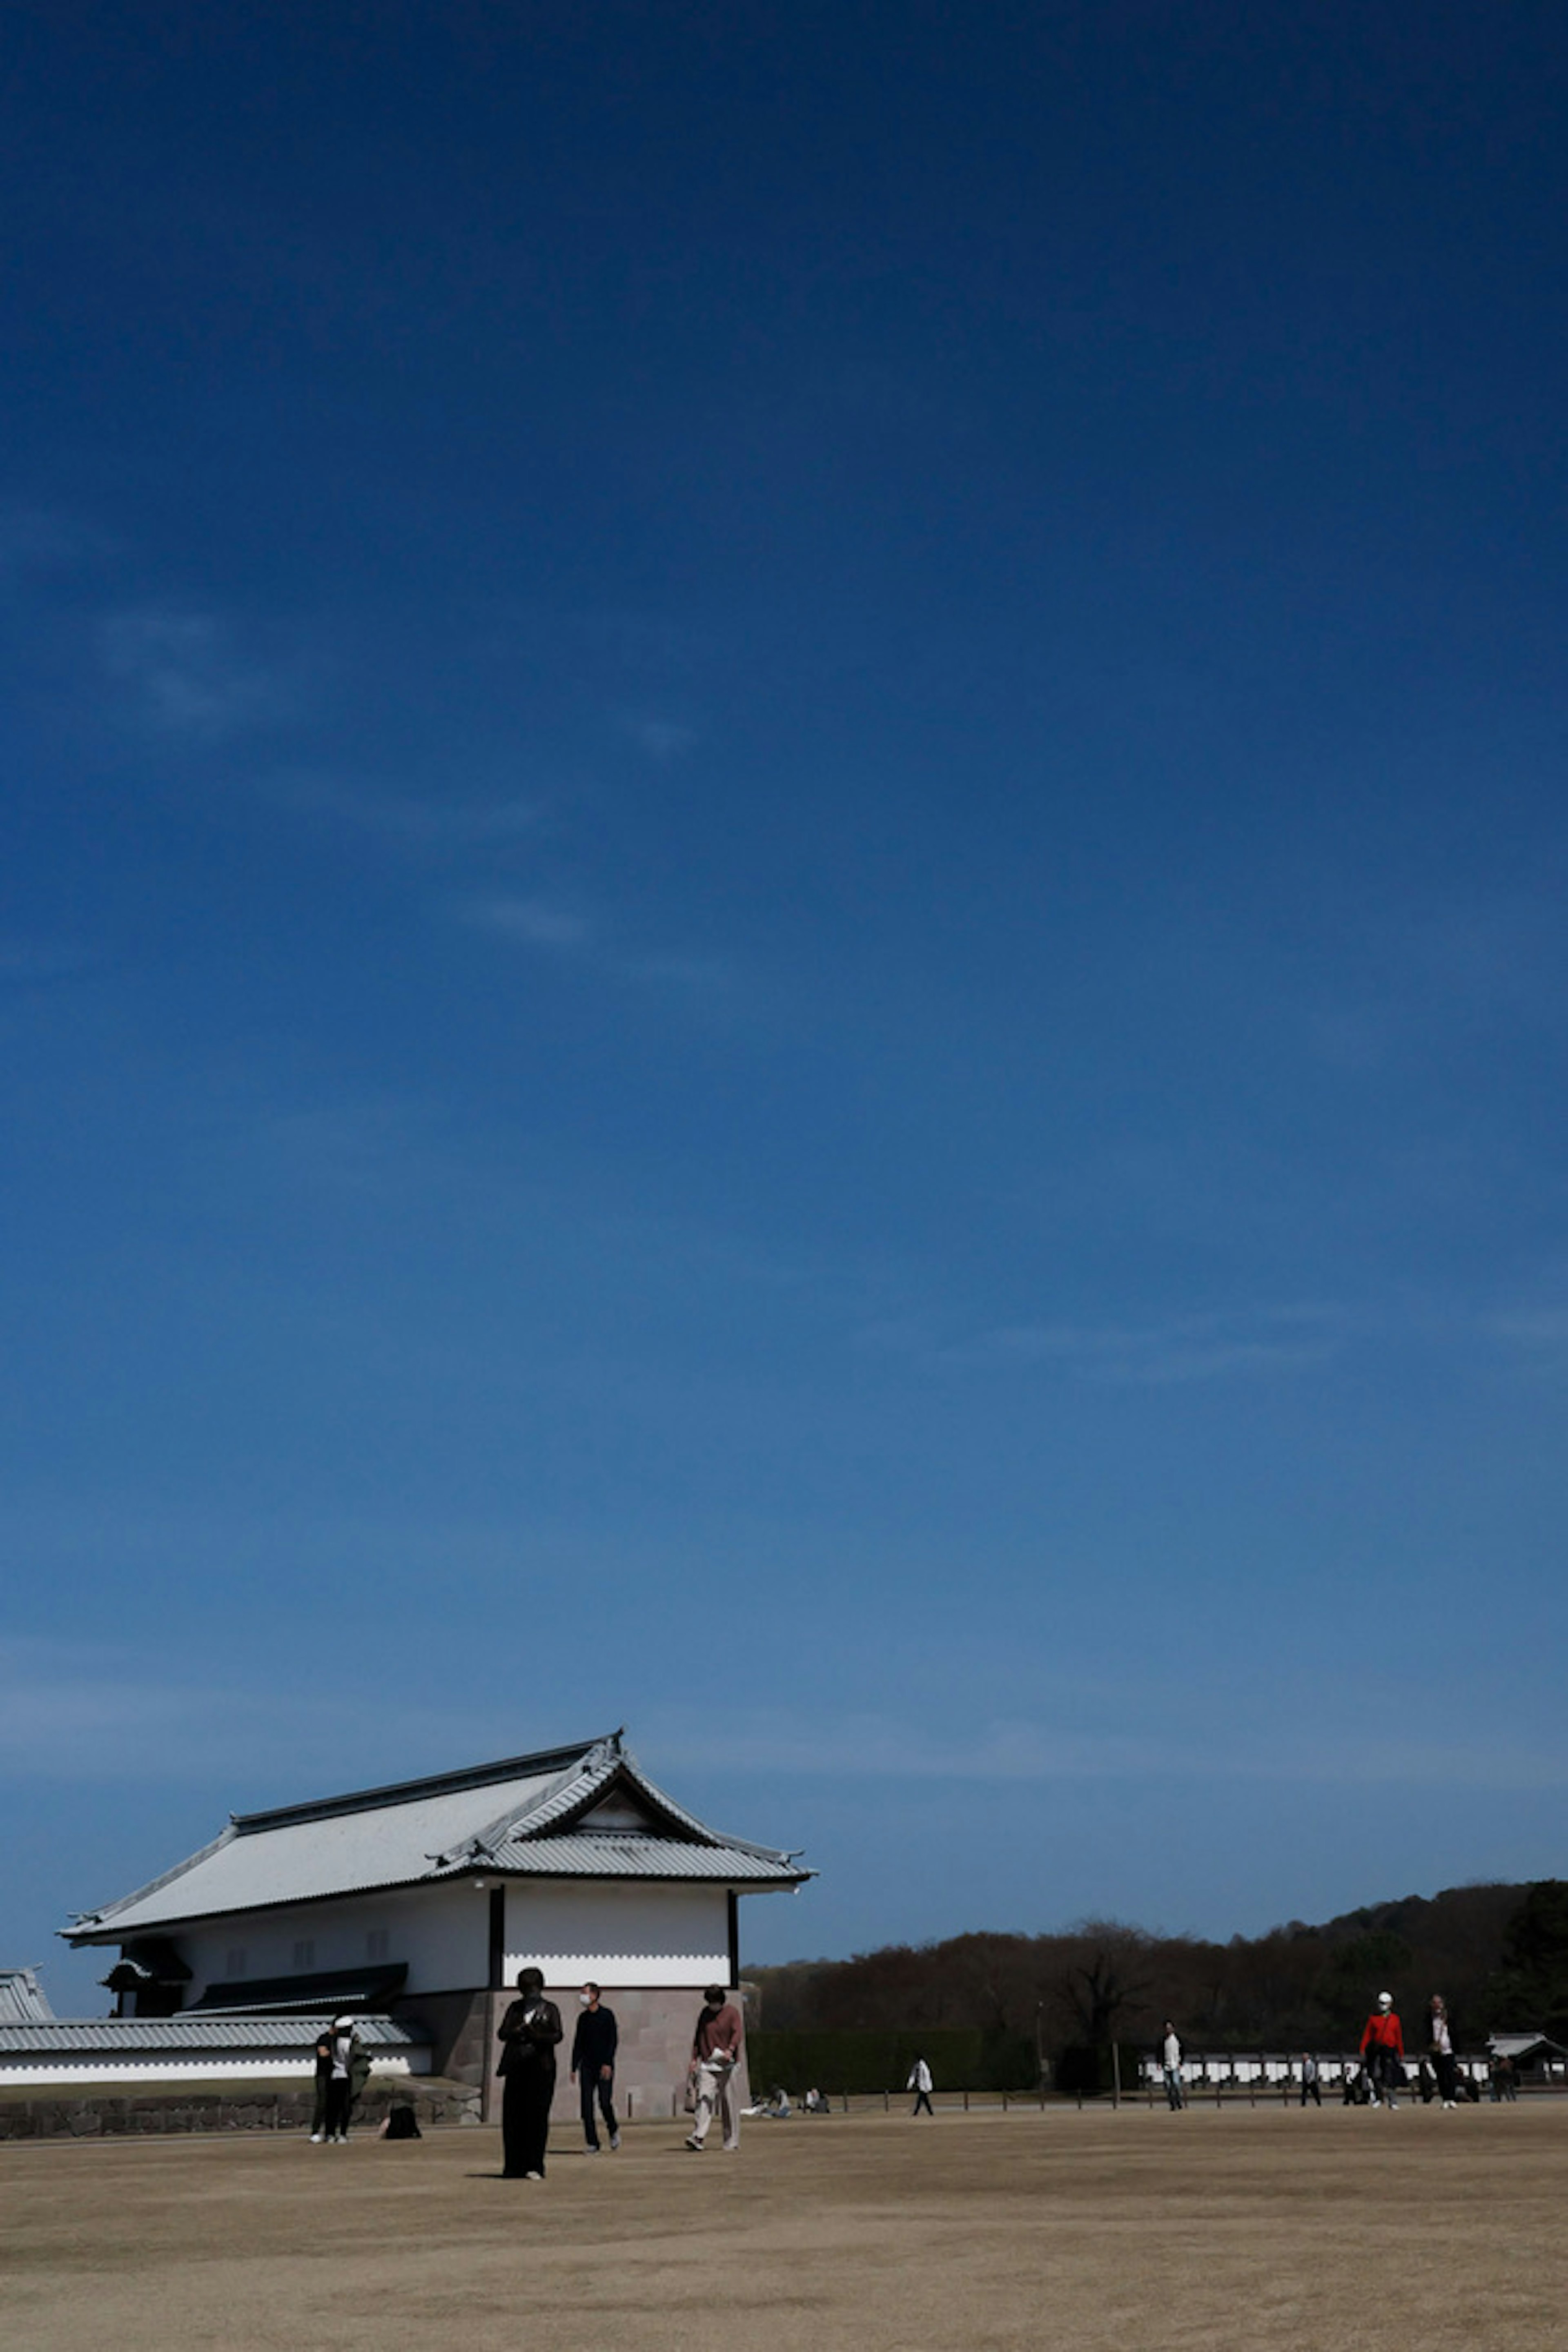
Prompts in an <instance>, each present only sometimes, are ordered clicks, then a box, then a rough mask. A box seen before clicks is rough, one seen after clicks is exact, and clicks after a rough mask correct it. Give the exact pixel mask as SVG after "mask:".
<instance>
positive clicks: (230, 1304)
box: [0, 0, 1568, 2008]
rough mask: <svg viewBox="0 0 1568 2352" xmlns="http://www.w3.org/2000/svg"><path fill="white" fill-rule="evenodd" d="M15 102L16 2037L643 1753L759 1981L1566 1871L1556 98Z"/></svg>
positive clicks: (961, 64)
mask: <svg viewBox="0 0 1568 2352" xmlns="http://www.w3.org/2000/svg"><path fill="white" fill-rule="evenodd" d="M7 47H8V51H9V57H8V62H7V67H6V71H5V107H6V113H7V121H6V126H5V138H4V140H3V141H0V179H3V181H4V189H3V195H4V202H5V213H6V216H7V218H8V220H9V221H10V222H11V224H12V236H11V255H10V261H9V267H8V275H7V278H6V280H5V290H4V292H3V294H0V324H3V328H4V336H5V348H6V351H7V353H8V355H9V356H8V363H7V369H6V373H5V388H4V391H3V393H0V617H3V619H4V624H5V650H4V654H3V656H0V662H3V667H0V761H3V771H4V775H5V793H4V824H5V856H4V863H3V868H0V1038H3V1042H4V1055H5V1098H6V1102H7V1106H8V1108H7V1111H6V1116H5V1123H4V1133H3V1136H0V1154H3V1157H0V1170H3V1181H4V1201H5V1221H6V1228H7V1237H8V1246H7V1250H6V1265H7V1274H6V1282H5V1294H6V1307H5V1328H6V1345H5V1350H4V1358H3V1362H0V1381H3V1383H4V1394H3V1412H0V1426H3V1429H4V1439H3V1444H4V1448H5V1453H4V1475H3V1477H0V1546H3V1550H0V1559H3V1560H4V1564H5V1591H6V1595H7V1599H6V1603H5V1631H4V1638H3V1641H0V1769H3V1770H4V1774H5V1780H6V1784H7V1794H6V1799H5V1811H4V1818H5V1822H6V1832H5V1840H6V1845H7V1847H8V1849H9V1851H8V1853H7V1855H6V1857H5V1887H6V1900H5V1906H4V1910H3V1913H0V1924H3V1931H4V1947H5V1948H4V1949H0V1963H5V1964H16V1963H22V1962H29V1961H37V1960H40V1959H42V1960H44V1961H45V1962H46V1965H47V1970H48V1977H47V1981H48V1982H49V1983H50V1984H51V1986H52V1987H53V1989H54V1991H55V1995H56V1999H57V2004H58V2005H63V2006H73V2007H76V2008H82V2007H84V2006H87V2007H94V2006H97V2005H98V2004H99V2002H100V2000H101V1996H100V1995H99V1994H98V1993H97V1991H96V1988H95V1987H94V1984H93V1976H94V1973H95V1971H94V1969H92V1968H91V1967H90V1966H89V1965H88V1964H87V1963H82V1962H70V1961H68V1960H66V1959H64V1958H59V1957H57V1956H56V1949H57V1948H54V1947H53V1940H52V1934H51V1931H52V1930H53V1929H54V1927H57V1926H58V1924H60V1922H61V1921H62V1919H63V1917H64V1916H65V1915H66V1914H67V1913H68V1912H69V1911H72V1910H77V1909H85V1908H87V1907H89V1906H92V1905H94V1904H97V1903H100V1902H101V1901H103V1900H105V1899H107V1898H109V1897H110V1896H111V1895H116V1894H118V1893H121V1892H122V1891H124V1889H125V1888H127V1887H128V1886H130V1885H132V1884H135V1883H138V1882H140V1881H141V1880H142V1879H143V1878H145V1877H147V1876H149V1875H151V1874H153V1872H154V1871H156V1870H157V1869H159V1868H162V1867H163V1866H164V1865H165V1864H167V1863H169V1862H170V1861H172V1860H173V1859H174V1858H175V1857H176V1856H177V1855H179V1854H181V1853H184V1852H186V1851H188V1850H189V1849H190V1848H191V1847H193V1846H194V1845H195V1844H196V1843H200V1842H201V1841H202V1840H204V1839H205V1837H206V1836H208V1835H210V1834H211V1833H212V1831H213V1830H214V1828H215V1827H216V1825H217V1824H218V1823H219V1822H221V1821H222V1819H223V1817H224V1815H225V1814H226V1812H227V1811H229V1810H230V1809H231V1808H232V1809H234V1810H244V1809H246V1808H247V1807H250V1806H254V1805H260V1804H266V1803H271V1802H279V1801H284V1800H285V1799H287V1798H289V1797H291V1796H295V1795H307V1794H315V1793H320V1792H321V1791H323V1790H331V1789H334V1788H339V1787H353V1786H356V1785H363V1784H364V1783H367V1782H372V1781H375V1780H383V1779H386V1778H389V1777H395V1776H399V1775H406V1774H414V1773H417V1772H420V1771H424V1770H433V1769H440V1768H442V1767H444V1766H448V1765H451V1764H454V1763H458V1762H463V1761H468V1760H471V1759H475V1758H478V1757H482V1756H486V1755H489V1754H497V1755H500V1754H507V1753H511V1752H515V1751H517V1750H519V1749H521V1748H530V1747H533V1746H537V1745H543V1744H546V1743H549V1742H552V1741H554V1740H556V1739H559V1738H573V1737H575V1736H577V1735H579V1734H591V1733H594V1732H597V1731H600V1730H603V1729H607V1728H610V1727H614V1726H615V1725H616V1724H621V1723H625V1724H626V1726H627V1727H628V1728H629V1732H630V1736H631V1738H632V1740H633V1743H634V1745H635V1746H636V1747H637V1750H638V1752H639V1753H640V1755H641V1756H642V1758H643V1760H644V1761H645V1763H646V1764H647V1767H648V1769H650V1770H652V1771H653V1772H654V1773H655V1775H656V1777H663V1778H665V1779H667V1780H668V1782H669V1783H670V1785H671V1786H672V1788H673V1789H674V1790H676V1791H677V1793H679V1794H680V1795H681V1796H682V1797H684V1798H685V1799H686V1800H687V1801H689V1802H691V1803H693V1804H694V1805H696V1806H697V1807H698V1808H699V1809H700V1810H703V1811H707V1812H708V1813H709V1814H710V1816H711V1817H713V1818H715V1819H716V1820H718V1821H720V1822H722V1823H723V1824H724V1825H726V1826H729V1827H731V1828H734V1829H736V1830H738V1831H740V1832H742V1834H749V1835H752V1836H754V1837H758V1838H762V1839H764V1840H769V1841H773V1842H776V1843H781V1844H787V1845H790V1846H802V1847H804V1848H805V1850H806V1853H807V1856H808V1859H809V1860H810V1861H812V1862H813V1863H814V1864H817V1865H818V1866H819V1868H820V1870H821V1873H822V1875H821V1878H820V1879H819V1881H818V1882H817V1883H816V1885H814V1886H813V1887H812V1888H811V1889H810V1890H808V1891H807V1892H806V1893H805V1894H804V1895H801V1896H799V1897H798V1898H792V1899H791V1900H790V1901H789V1902H787V1903H786V1902H784V1901H782V1900H781V1901H778V1902H776V1903H773V1904H771V1905H770V1904H763V1903H761V1902H759V1903H757V1904H755V1905H753V1906H751V1909H750V1913H749V1930H748V1953H749V1957H750V1958H752V1959H753V1960H761V1959H764V1958H788V1957H792V1956H795V1955H796V1954H802V1953H819V1952H834V1951H847V1950H849V1949H851V1948H864V1947H865V1946H867V1945H869V1944H873V1943H877V1942H881V1941H886V1940H890V1939H893V1938H920V1937H928V1936H935V1935H940V1934H943V1933H948V1932H952V1931H954V1930H957V1929H959V1928H963V1927H980V1926H995V1927H1026V1928H1037V1927H1050V1926H1054V1925H1058V1924H1060V1923H1062V1922H1064V1921H1066V1920H1068V1919H1071V1918H1074V1917H1076V1916H1081V1915H1083V1914H1085V1913H1089V1912H1093V1911H1103V1912H1112V1913H1115V1914H1118V1915H1120V1916H1124V1917H1130V1918H1135V1919H1139V1920H1142V1921H1143V1922H1145V1923H1146V1924H1149V1925H1152V1926H1163V1927H1168V1928H1172V1929H1175V1928H1181V1927H1193V1928H1196V1929H1199V1930H1201V1931H1203V1932H1206V1933H1215V1934H1228V1933H1230V1932H1232V1931H1234V1930H1238V1929H1239V1930H1245V1931H1250V1930H1254V1929H1257V1928H1259V1927H1264V1926H1266V1925H1268V1923H1269V1922H1270V1921H1272V1920H1274V1919H1278V1918H1281V1917H1286V1916H1292V1915H1295V1916H1324V1915H1326V1914H1328V1913H1329V1912H1331V1911H1335V1910H1339V1909H1342V1908H1345V1907H1348V1906H1351V1905H1352V1904H1355V1903H1358V1902H1361V1901H1365V1900H1369V1899H1374V1898H1376V1897H1379V1896H1383V1895H1394V1894H1399V1893H1403V1892H1407V1891H1410V1890H1412V1889H1414V1888H1421V1889H1428V1890H1429V1889H1431V1888H1433V1887H1436V1886H1437V1885H1446V1884H1452V1883H1455V1882H1456V1881H1459V1880H1463V1879H1467V1878H1471V1877H1477V1876H1490V1875H1509V1876H1514V1875H1520V1876H1528V1875H1537V1876H1539V1875H1545V1874H1558V1873H1561V1872H1563V1871H1564V1870H1565V1869H1568V1852H1565V1850H1564V1843H1563V1798H1564V1792H1565V1790H1568V1734H1565V1732H1564V1728H1563V1706H1562V1698H1561V1666H1562V1657H1563V1633H1564V1600H1563V1575H1562V1548H1563V1526H1564V1524H1565V1521H1568V1491H1565V1490H1568V1476H1565V1462H1568V1455H1565V1450H1564V1446H1563V1403H1564V1396H1565V1391H1568V1192H1565V1181H1564V1160H1563V1143H1564V1121H1563V1108H1562V1104H1563V1088H1562V1072H1563V1045H1564V1031H1565V1026H1568V1017H1565V1003H1568V998H1565V991H1564V982H1565V981H1568V950H1565V946H1564V929H1563V917H1562V902H1563V878H1564V868H1565V865H1568V819H1565V803H1564V794H1563V753H1564V748H1565V740H1568V730H1565V725H1564V719H1565V715H1568V713H1565V695H1564V686H1563V665H1562V660H1561V653H1560V647H1561V642H1562V624H1563V605H1564V586H1565V569H1564V540H1563V490H1564V466H1563V436H1562V418H1563V410H1564V397H1565V394H1568V383H1565V373H1568V371H1565V368H1564V350H1563V317H1564V314H1565V305H1564V287H1563V261H1564V233H1563V221H1564V219H1565V218H1568V168H1565V165H1564V160H1563V159H1564V147H1563V139H1562V120H1563V97H1564V82H1565V79H1568V32H1565V31H1564V27H1563V20H1562V16H1561V13H1560V11H1559V10H1557V9H1556V8H1555V7H1551V6H1547V5H1535V0H1521V5H1516V6H1511V7H1510V8H1508V9H1507V10H1489V9H1480V8H1451V7H1446V6H1437V7H1434V8H1431V9H1426V10H1422V11H1419V12H1415V13H1414V14H1413V13H1412V12H1411V11H1409V10H1408V9H1403V8H1392V7H1388V6H1384V5H1370V6H1368V5H1361V6H1357V7H1356V8H1354V9H1352V8H1350V7H1348V6H1322V5H1318V6H1312V5H1308V6H1305V7H1299V6H1293V7H1291V8H1289V9H1285V8H1283V7H1273V6H1262V7H1260V6H1258V5H1255V0H1253V5H1245V6H1243V5H1233V4H1232V0H1219V5H1208V6H1205V8H1203V9H1202V10H1194V9H1180V8H1175V7H1170V6H1163V5H1147V0H1130V5H1114V0H1100V5H1078V6H1068V5H1049V0H1047V4H1046V5H1038V6H1036V7H1032V8H1023V7H1018V6H1002V5H996V6H988V5H981V6H979V7H977V8H975V9H972V10H970V11H968V12H964V13H963V14H960V13H959V12H953V11H951V10H938V9H936V8H934V7H931V6H925V5H899V6H891V5H888V6H879V5H843V0H839V5H835V6H833V7H831V8H829V7H826V6H817V5H799V0H797V4H796V5H790V6H788V7H784V6H770V7H763V6H747V5H736V6H723V5H721V6H719V7H716V8H711V9H704V10H700V11H698V10H693V9H688V8H684V7H676V6H672V7H668V8H663V9H658V10H655V9H649V8H647V7H639V6H630V5H589V6H586V7H577V8H572V9H566V8H559V7H554V8H552V7H547V6H539V7H531V6H521V5H520V6H509V5H483V6H481V5H472V0H468V5H465V0H445V5H442V6H440V7H436V6H434V5H421V0H405V5H397V6H393V7H363V6H357V5H356V6H351V5H336V0H328V5H320V0H315V5H309V6H306V5H299V6H291V5H250V6H244V5H239V6H231V7H226V8H224V9H222V10H217V11H214V10H212V9H210V8H197V7H195V5H186V0H167V5H158V6H153V5H145V6H136V7H132V8H129V9H127V8H123V7H121V8H117V9H115V10H113V11H110V10H108V9H106V8H100V7H98V6H96V5H76V6H64V7H51V8H48V9H43V8H38V9H34V10H24V11H21V12H19V13H18V15H17V16H16V17H14V18H13V21H12V24H11V26H10V27H9V28H8V32H7Z"/></svg>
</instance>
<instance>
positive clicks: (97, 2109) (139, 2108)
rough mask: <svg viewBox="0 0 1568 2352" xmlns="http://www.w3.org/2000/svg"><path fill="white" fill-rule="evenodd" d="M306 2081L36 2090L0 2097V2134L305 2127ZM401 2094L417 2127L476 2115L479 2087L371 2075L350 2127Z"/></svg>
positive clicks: (369, 2126) (79, 2135)
mask: <svg viewBox="0 0 1568 2352" xmlns="http://www.w3.org/2000/svg"><path fill="white" fill-rule="evenodd" d="M314 2097H315V2091H314V2085H313V2084H305V2085H304V2086H303V2087H302V2088H299V2089H296V2088H295V2087H294V2086H293V2085H290V2086H289V2088H288V2089H286V2090H281V2089H280V2090H271V2089H268V2087H267V2085H266V2084H254V2085H252V2086H250V2087H248V2088H242V2089H236V2090H223V2091H207V2090H187V2091H182V2090H181V2089H180V2087H179V2085H178V2084H173V2085H171V2086H169V2087H168V2088H166V2089H163V2090H159V2091H130V2092H117V2091H69V2090H57V2091H39V2092H37V2093H35V2094H34V2095H32V2096H30V2097H21V2098H0V2140H9V2139H120V2138H126V2137H141V2136H142V2135H153V2134H157V2133H161V2132H231V2131H281V2132H308V2131H309V2130H310V2111H311V2107H312V2105H313V2103H314ZM394 2100H398V2101H400V2102H401V2101H404V2100H406V2101H407V2102H408V2104H409V2105H411V2106H412V2107H413V2109H414V2111H415V2114H416V2116H417V2117H418V2119H419V2128H420V2130H421V2131H430V2130H440V2129H443V2128H445V2127H447V2126H451V2125H458V2124H477V2123H478V2122H479V2091H478V2090H477V2089H476V2088H475V2087H473V2086H472V2085H471V2084H465V2083H450V2082H437V2081H436V2080H434V2079H433V2078H431V2077H429V2076H419V2077H416V2078H414V2079H412V2080H411V2079H410V2078H409V2077H407V2076H406V2075H404V2076H398V2077H394V2078H391V2079H386V2078H383V2079H380V2080H377V2079H374V2078H373V2079H372V2081H371V2083H370V2084H369V2087H368V2088H367V2090H366V2092H365V2095H364V2096H363V2099H362V2100H361V2101H360V2102H359V2105H357V2106H356V2107H355V2109H354V2112H353V2125H352V2126H351V2128H352V2129H353V2130H354V2131H355V2132H374V2131H375V2130H376V2129H378V2128H379V2126H380V2125H381V2122H382V2120H383V2118H384V2116H385V2114H386V2111H387V2108H388V2107H389V2106H390V2105H392V2103H393V2101H394Z"/></svg>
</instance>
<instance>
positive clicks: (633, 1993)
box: [410, 1985, 750, 2126]
mask: <svg viewBox="0 0 1568 2352" xmlns="http://www.w3.org/2000/svg"><path fill="white" fill-rule="evenodd" d="M545 1990H546V1992H547V1993H548V1995H549V1997H550V1999H551V2000H552V2001H553V2002H554V2003H555V2005H556V2007H557V2008H558V2009H559V2010H560V2011H561V2022H562V2024H563V2026H564V2027H565V2029H566V2032H565V2039H564V2040H563V2042H562V2044H561V2047H560V2049H559V2051H558V2052H557V2053H556V2065H557V2070H558V2071H557V2075H556V2088H555V2104H554V2106H553V2107H552V2110H551V2113H552V2119H553V2121H554V2123H555V2124H556V2125H557V2126H559V2125H563V2124H568V2123H570V2124H572V2125H574V2126H575V2125H576V2123H577V2116H578V2093H577V2086H576V2084H574V2083H573V2082H572V2080H571V2065H572V2036H573V2034H574V2032H575V2031H576V2026H577V2020H578V2018H579V2017H580V2016H581V2015H582V2013H583V2012H582V2010H581V2007H580V2005H579V2002H578V1995H579V1993H580V1992H581V1990H582V1987H581V1986H580V1985H547V1986H546V1988H545ZM514 1998H515V1995H514V1994H512V1993H510V1992H508V1993H499V1992H498V1993H497V1995H496V1997H495V2017H496V2023H497V2024H498V2025H499V2024H500V2021H501V2019H502V2017H503V2016H504V2015H505V2013H506V2006H507V2002H508V2001H509V2000H512V1999H514ZM604 2000H605V2008H606V2009H613V2010H614V2011H615V2012H616V2024H617V2026H618V2027H619V2029H620V2048H619V2050H618V2052H617V2053H616V2094H615V2095H616V2112H617V2114H619V2115H621V2116H626V2115H628V2114H629V2115H630V2116H631V2118H632V2120H633V2121H634V2122H642V2121H645V2120H647V2119H649V2118H651V2119H653V2120H654V2121H656V2122H657V2121H660V2120H662V2121H665V2122H668V2121H669V2119H670V2117H671V2116H672V2115H673V2116H680V2115H682V2114H683V2113H684V2102H685V2096H686V2074H687V2067H688V2065H689V2062H690V2057H691V2037H692V2034H693V2033H694V2032H696V2030H697V2019H698V2015H699V2013H700V2010H701V2008H702V1996H701V1994H700V1992H693V1991H692V1990H691V1989H690V1987H689V1985H679V1986H668V1985H639V1986H637V1987H635V1988H633V1989H629V1990H623V1989H622V1988H621V1987H619V1986H615V1985H606V1986H605V1993H604ZM737 2000H738V1996H737ZM410 2005H411V2006H412V2004H410ZM499 2058H500V2043H499V2042H496V2043H492V2045H491V2050H490V2105H489V2113H490V2116H492V2118H494V2119H495V2120H498V2121H499V2119H500V2095H501V2083H500V2076H499V2075H498V2074H497V2073H496V2071H495V2068H496V2062H497V2060H498V2059H499ZM735 2088H736V2095H737V2096H738V2097H739V2099H740V2102H741V2105H742V2106H744V2105H746V2104H747V2102H748V2099H749V2095H750V2093H749V2088H748V2082H747V2074H746V2063H745V2055H744V2050H743V2048H742V2060H741V2065H740V2068H739V2070H738V2072H737V2075H736V2084H735Z"/></svg>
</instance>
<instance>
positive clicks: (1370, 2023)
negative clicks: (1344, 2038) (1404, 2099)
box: [1361, 1992, 1405, 2107]
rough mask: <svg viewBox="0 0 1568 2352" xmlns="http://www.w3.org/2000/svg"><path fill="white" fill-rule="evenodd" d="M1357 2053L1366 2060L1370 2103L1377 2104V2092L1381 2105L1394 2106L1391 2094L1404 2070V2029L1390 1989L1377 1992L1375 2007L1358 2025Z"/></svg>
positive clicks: (1395, 2103) (1396, 2103) (1395, 2104)
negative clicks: (1359, 2044)
mask: <svg viewBox="0 0 1568 2352" xmlns="http://www.w3.org/2000/svg"><path fill="white" fill-rule="evenodd" d="M1361 2054H1362V2057H1363V2060H1364V2061H1365V2063H1366V2069H1367V2076H1368V2080H1369V2082H1370V2084H1371V2088H1372V2105H1373V2106H1374V2107H1375V2106H1377V2105H1379V2104H1380V2095H1381V2104H1382V2105H1384V2106H1387V2107H1396V2106H1397V2105H1399V2102H1398V2100H1397V2099H1396V2098H1395V2097H1394V2090H1395V2087H1396V2086H1397V2084H1399V2083H1400V2082H1401V2081H1402V2080H1403V2078H1404V2072H1405V2066H1404V2060H1405V2029H1404V2027H1403V2026H1402V2025H1401V2024H1400V2022H1399V2011H1397V2010H1396V2009H1395V2008H1394V1995H1393V1994H1392V1993H1391V1992H1380V1993H1379V1994H1378V1996H1377V2007H1376V2008H1375V2009H1374V2010H1373V2012H1372V2015H1371V2016H1370V2017H1369V2018H1368V2019H1367V2021H1366V2023H1365V2024H1364V2025H1363V2027H1362V2031H1361Z"/></svg>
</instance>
